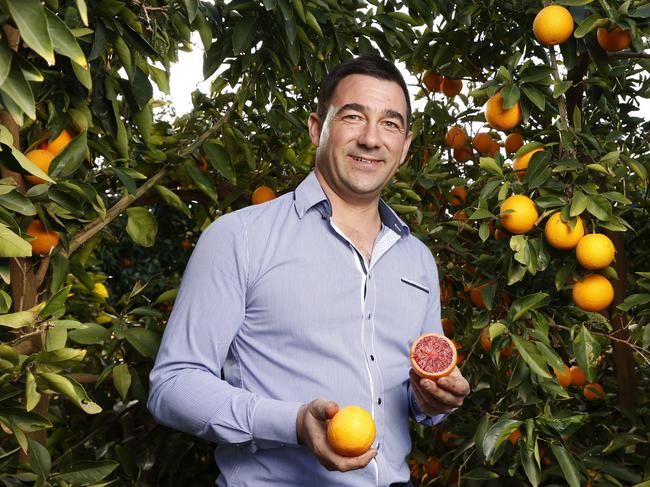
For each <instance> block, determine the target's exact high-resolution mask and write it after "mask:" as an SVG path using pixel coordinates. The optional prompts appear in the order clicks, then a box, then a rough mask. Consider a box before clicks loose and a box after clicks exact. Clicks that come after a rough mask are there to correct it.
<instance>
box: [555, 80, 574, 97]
mask: <svg viewBox="0 0 650 487" xmlns="http://www.w3.org/2000/svg"><path fill="white" fill-rule="evenodd" d="M571 86H573V83H572V82H571V81H570V80H566V79H563V80H560V81H557V82H555V84H554V85H553V98H559V97H560V96H562V95H563V94H564V93H566V92H567V90H568V89H569V88H571Z"/></svg>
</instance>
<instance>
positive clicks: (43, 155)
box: [25, 149, 54, 184]
mask: <svg viewBox="0 0 650 487" xmlns="http://www.w3.org/2000/svg"><path fill="white" fill-rule="evenodd" d="M25 156H26V157H27V159H29V160H30V161H32V162H33V163H34V164H36V165H37V166H38V167H39V168H40V169H42V170H43V172H45V173H47V172H48V169H49V168H50V164H51V163H52V159H54V154H52V153H51V152H50V151H47V150H42V149H36V150H33V151H29V152H28V153H27V154H25ZM25 179H26V180H27V181H29V182H30V183H32V184H41V183H44V182H45V179H42V178H39V177H38V176H32V175H28V176H25Z"/></svg>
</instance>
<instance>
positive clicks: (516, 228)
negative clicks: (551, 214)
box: [501, 194, 538, 235]
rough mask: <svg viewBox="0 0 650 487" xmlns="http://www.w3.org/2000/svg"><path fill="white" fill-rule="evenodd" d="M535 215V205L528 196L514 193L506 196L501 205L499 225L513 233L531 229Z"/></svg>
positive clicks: (516, 233)
mask: <svg viewBox="0 0 650 487" xmlns="http://www.w3.org/2000/svg"><path fill="white" fill-rule="evenodd" d="M509 210H512V211H511V212H509ZM537 217H538V213H537V207H536V206H535V203H534V202H533V200H531V199H530V198H529V197H528V196H525V195H522V194H515V195H512V196H510V197H508V198H506V199H505V201H504V202H503V204H502V205H501V225H503V228H505V229H506V230H508V231H509V232H510V233H514V234H515V235H519V234H522V233H526V232H529V231H531V230H532V229H533V227H534V226H535V222H536V221H537Z"/></svg>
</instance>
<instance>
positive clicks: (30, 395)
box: [25, 371, 41, 412]
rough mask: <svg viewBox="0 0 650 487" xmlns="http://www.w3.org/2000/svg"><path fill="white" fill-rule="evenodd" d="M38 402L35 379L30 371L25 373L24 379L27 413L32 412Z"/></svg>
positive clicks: (38, 396) (38, 395)
mask: <svg viewBox="0 0 650 487" xmlns="http://www.w3.org/2000/svg"><path fill="white" fill-rule="evenodd" d="M40 400H41V394H40V393H39V392H38V390H37V389H36V378H35V377H34V374H33V373H32V372H31V371H30V372H27V376H26V378H25V410H26V411H28V412H29V411H31V410H33V409H34V408H35V407H36V406H37V405H38V402H39V401H40Z"/></svg>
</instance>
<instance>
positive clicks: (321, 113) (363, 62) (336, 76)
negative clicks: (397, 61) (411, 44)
mask: <svg viewBox="0 0 650 487" xmlns="http://www.w3.org/2000/svg"><path fill="white" fill-rule="evenodd" d="M351 74H364V75H366V76H372V77H374V78H379V79H383V80H388V81H394V82H395V83H397V84H398V85H399V86H400V88H402V91H403V92H404V98H405V99H406V120H405V122H406V130H407V131H408V129H409V127H410V125H411V99H410V96H409V91H408V88H407V87H406V82H405V81H404V77H403V76H402V73H400V71H399V69H397V67H396V66H395V65H394V64H393V63H391V62H390V61H388V60H386V59H384V58H382V57H380V56H377V55H375V54H364V55H362V56H359V57H356V58H352V59H348V60H347V61H344V62H342V63H341V64H339V65H338V66H336V67H335V68H334V69H333V70H332V71H330V72H329V74H328V75H327V76H326V77H325V79H324V80H323V84H322V85H321V87H320V93H319V94H318V107H317V109H316V113H317V114H318V117H319V118H320V119H321V121H324V120H325V117H326V116H327V111H328V110H329V107H330V101H331V99H332V95H333V94H334V92H335V91H336V87H337V86H338V85H339V83H340V82H341V80H342V79H343V78H345V77H346V76H350V75H351Z"/></svg>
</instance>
